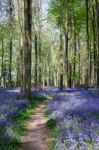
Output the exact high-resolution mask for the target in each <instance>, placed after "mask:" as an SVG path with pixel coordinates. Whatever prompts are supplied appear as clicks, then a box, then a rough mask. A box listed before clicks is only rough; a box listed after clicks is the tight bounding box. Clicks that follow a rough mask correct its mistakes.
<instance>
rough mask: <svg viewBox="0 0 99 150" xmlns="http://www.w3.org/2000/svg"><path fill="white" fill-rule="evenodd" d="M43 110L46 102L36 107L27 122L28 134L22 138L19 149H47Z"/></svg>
mask: <svg viewBox="0 0 99 150" xmlns="http://www.w3.org/2000/svg"><path fill="white" fill-rule="evenodd" d="M45 110H46V102H44V103H43V104H42V105H40V107H38V108H37V110H36V114H35V115H33V116H32V119H31V121H30V122H29V123H28V125H27V130H28V134H27V135H26V136H24V137H23V138H22V147H21V148H20V149H19V150H48V136H47V128H46V119H45V117H44V115H45Z"/></svg>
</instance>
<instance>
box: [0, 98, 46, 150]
mask: <svg viewBox="0 0 99 150" xmlns="http://www.w3.org/2000/svg"><path fill="white" fill-rule="evenodd" d="M46 99H47V97H33V99H32V100H31V101H30V104H29V106H28V107H27V109H26V110H24V111H23V112H21V113H20V114H19V115H18V116H15V117H13V124H12V130H13V131H14V133H15V138H5V137H2V136H0V150H17V149H18V148H19V147H20V146H21V142H20V141H21V140H20V139H21V137H22V136H23V135H25V134H26V133H27V130H26V125H27V123H28V121H29V120H30V119H31V117H32V115H33V114H35V110H36V108H37V107H39V105H40V104H41V103H42V102H43V101H45V100H46Z"/></svg>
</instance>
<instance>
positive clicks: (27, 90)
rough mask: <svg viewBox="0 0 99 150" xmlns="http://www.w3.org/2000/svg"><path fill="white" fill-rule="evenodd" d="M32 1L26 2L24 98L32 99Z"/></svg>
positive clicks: (27, 0)
mask: <svg viewBox="0 0 99 150" xmlns="http://www.w3.org/2000/svg"><path fill="white" fill-rule="evenodd" d="M31 27H32V0H24V91H23V92H24V96H25V97H26V98H28V99H31V49H32V38H31Z"/></svg>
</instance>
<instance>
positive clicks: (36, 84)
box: [35, 33, 38, 88]
mask: <svg viewBox="0 0 99 150" xmlns="http://www.w3.org/2000/svg"><path fill="white" fill-rule="evenodd" d="M37 47H38V46H37V34H36V33H35V87H36V88H37V86H38V48H37Z"/></svg>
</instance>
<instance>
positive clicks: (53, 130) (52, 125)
mask: <svg viewBox="0 0 99 150" xmlns="http://www.w3.org/2000/svg"><path fill="white" fill-rule="evenodd" d="M45 117H46V119H47V124H46V125H47V129H48V148H49V150H54V146H55V141H56V138H57V135H58V134H59V132H60V129H58V128H57V126H56V120H55V119H54V118H51V117H50V114H49V112H48V110H47V111H46V113H45Z"/></svg>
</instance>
